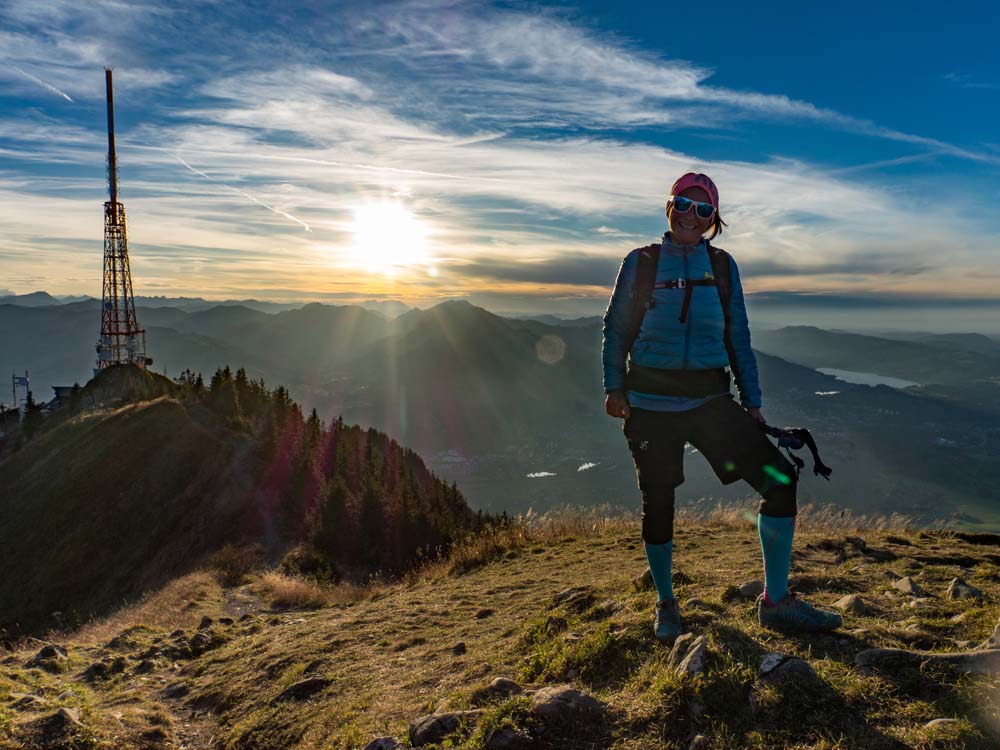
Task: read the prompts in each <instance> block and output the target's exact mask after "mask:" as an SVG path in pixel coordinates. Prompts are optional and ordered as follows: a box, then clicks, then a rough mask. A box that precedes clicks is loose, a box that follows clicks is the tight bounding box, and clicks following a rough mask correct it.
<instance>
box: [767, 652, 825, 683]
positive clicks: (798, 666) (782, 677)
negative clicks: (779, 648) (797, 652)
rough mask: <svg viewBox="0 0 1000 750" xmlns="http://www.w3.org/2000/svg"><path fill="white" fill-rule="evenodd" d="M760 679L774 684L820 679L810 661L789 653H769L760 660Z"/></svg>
mask: <svg viewBox="0 0 1000 750" xmlns="http://www.w3.org/2000/svg"><path fill="white" fill-rule="evenodd" d="M760 679H761V681H763V682H768V683H770V684H772V685H780V684H784V683H790V682H812V681H818V680H819V675H817V674H816V671H815V670H814V669H813V668H812V667H811V666H809V663H808V662H806V661H804V660H803V659H799V658H798V657H796V656H789V655H788V654H767V655H766V656H765V657H764V658H763V659H761V662H760Z"/></svg>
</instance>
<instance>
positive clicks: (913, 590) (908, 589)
mask: <svg viewBox="0 0 1000 750" xmlns="http://www.w3.org/2000/svg"><path fill="white" fill-rule="evenodd" d="M892 587H893V588H894V589H896V591H901V592H903V593H904V594H909V595H910V596H924V590H923V589H922V588H920V586H919V585H918V584H917V582H916V581H914V580H913V579H912V578H911V577H910V576H904V577H903V578H900V579H899V580H898V581H896V582H895V583H893V584H892Z"/></svg>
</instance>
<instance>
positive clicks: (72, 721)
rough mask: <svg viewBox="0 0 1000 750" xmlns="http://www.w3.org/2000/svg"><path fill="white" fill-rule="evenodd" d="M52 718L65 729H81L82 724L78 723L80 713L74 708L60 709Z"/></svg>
mask: <svg viewBox="0 0 1000 750" xmlns="http://www.w3.org/2000/svg"><path fill="white" fill-rule="evenodd" d="M53 718H54V719H56V720H57V721H58V722H60V723H61V724H62V725H63V726H64V727H66V728H67V729H70V730H77V729H82V728H83V722H82V721H80V712H79V711H77V710H76V709H75V708H65V707H63V708H60V709H59V710H58V711H56V713H55V716H54V717H53Z"/></svg>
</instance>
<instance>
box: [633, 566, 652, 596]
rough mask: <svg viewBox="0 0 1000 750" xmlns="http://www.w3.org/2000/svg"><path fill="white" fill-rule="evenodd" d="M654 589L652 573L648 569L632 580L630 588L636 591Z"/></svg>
mask: <svg viewBox="0 0 1000 750" xmlns="http://www.w3.org/2000/svg"><path fill="white" fill-rule="evenodd" d="M655 587H656V586H655V584H654V583H653V572H652V571H651V570H650V569H649V568H646V570H645V571H643V572H642V573H640V574H639V575H637V576H636V577H635V578H633V579H632V588H633V589H635V590H636V591H652V590H653V589H654V588H655Z"/></svg>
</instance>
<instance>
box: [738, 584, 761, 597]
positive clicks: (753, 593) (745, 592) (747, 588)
mask: <svg viewBox="0 0 1000 750" xmlns="http://www.w3.org/2000/svg"><path fill="white" fill-rule="evenodd" d="M763 593H764V582H763V581H756V580H754V581H747V582H746V583H744V584H741V585H740V598H741V599H756V598H757V597H758V596H760V595H761V594H763Z"/></svg>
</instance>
